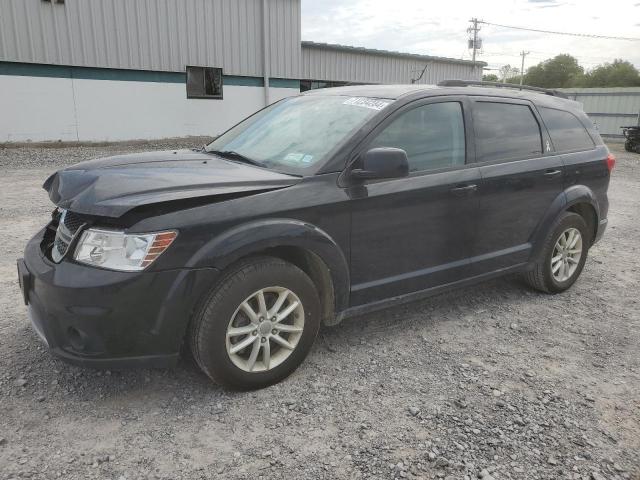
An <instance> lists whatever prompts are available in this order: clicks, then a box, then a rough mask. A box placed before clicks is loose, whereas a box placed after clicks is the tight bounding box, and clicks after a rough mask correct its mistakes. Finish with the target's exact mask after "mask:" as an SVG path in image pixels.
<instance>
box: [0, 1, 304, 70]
mask: <svg viewBox="0 0 640 480" xmlns="http://www.w3.org/2000/svg"><path fill="white" fill-rule="evenodd" d="M267 3H268V9H269V12H268V19H269V22H268V24H269V50H270V57H271V62H270V71H271V76H272V77H281V78H299V71H300V28H301V27H300V0H269V1H268V2H267ZM0 60H4V61H11V62H29V63H47V64H57V65H75V66H88V67H103V68H125V69H137V70H160V71H172V72H182V71H184V68H185V65H202V66H213V67H222V68H223V69H224V73H225V74H228V75H246V76H261V75H262V73H263V62H262V0H66V1H65V3H64V4H58V3H55V2H54V1H43V0H0Z"/></svg>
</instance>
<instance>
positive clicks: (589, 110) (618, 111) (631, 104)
mask: <svg viewBox="0 0 640 480" xmlns="http://www.w3.org/2000/svg"><path fill="white" fill-rule="evenodd" d="M560 90H562V91H563V92H565V93H566V94H567V95H568V96H569V98H571V99H572V100H576V101H578V102H580V103H581V104H582V108H583V109H584V111H585V113H586V114H587V115H589V118H591V119H592V120H593V121H594V122H595V123H596V125H597V126H598V130H599V131H600V134H601V135H605V136H616V137H622V130H621V129H620V127H621V126H623V125H636V124H637V122H638V115H639V114H640V88H638V87H611V88H561V89H560Z"/></svg>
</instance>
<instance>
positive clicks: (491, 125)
mask: <svg viewBox="0 0 640 480" xmlns="http://www.w3.org/2000/svg"><path fill="white" fill-rule="evenodd" d="M473 127H474V130H475V136H476V150H477V154H478V159H479V161H482V162H486V161H496V160H519V159H523V158H532V157H536V156H541V155H542V136H541V134H540V125H539V124H538V121H537V120H536V117H535V116H534V114H533V112H532V111H531V108H530V107H529V106H527V105H522V104H516V103H499V102H484V101H479V102H476V103H475V105H474V106H473Z"/></svg>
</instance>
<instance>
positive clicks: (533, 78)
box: [524, 54, 584, 88]
mask: <svg viewBox="0 0 640 480" xmlns="http://www.w3.org/2000/svg"><path fill="white" fill-rule="evenodd" d="M583 76H584V69H583V68H582V67H581V66H580V65H578V60H577V59H576V58H575V57H572V56H571V55H567V54H562V55H556V56H555V57H553V58H551V59H549V60H545V61H544V62H541V63H539V64H538V65H535V66H533V67H530V68H529V69H528V70H527V73H526V75H525V76H524V83H526V84H527V85H532V86H534V87H542V88H561V87H572V86H575V85H576V84H578V83H581V81H582V78H583Z"/></svg>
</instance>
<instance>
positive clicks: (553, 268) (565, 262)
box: [524, 212, 591, 293]
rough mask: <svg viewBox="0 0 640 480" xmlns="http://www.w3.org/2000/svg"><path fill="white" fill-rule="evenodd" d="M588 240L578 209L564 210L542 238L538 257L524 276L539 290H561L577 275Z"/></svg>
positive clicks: (584, 259) (570, 284) (582, 265)
mask: <svg viewBox="0 0 640 480" xmlns="http://www.w3.org/2000/svg"><path fill="white" fill-rule="evenodd" d="M590 242H591V235H590V233H589V229H588V227H587V223H586V222H585V221H584V219H583V218H582V217H581V216H580V215H578V214H577V213H573V212H565V213H563V214H562V215H561V216H560V218H559V219H558V220H557V221H556V222H555V224H554V226H553V227H552V228H551V231H550V232H549V234H548V235H547V237H546V238H545V241H544V247H543V249H542V253H541V255H540V258H539V259H538V260H537V261H536V262H535V264H534V266H533V269H532V270H530V271H528V272H526V273H525V275H524V280H525V281H526V282H527V283H528V284H529V285H530V286H532V287H533V288H535V289H536V290H540V291H542V292H546V293H560V292H564V291H565V290H567V289H568V288H569V287H571V286H572V285H573V284H574V283H575V281H576V280H577V279H578V277H579V276H580V273H581V272H582V269H583V268H584V264H585V262H586V260H587V253H588V250H589V246H590Z"/></svg>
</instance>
